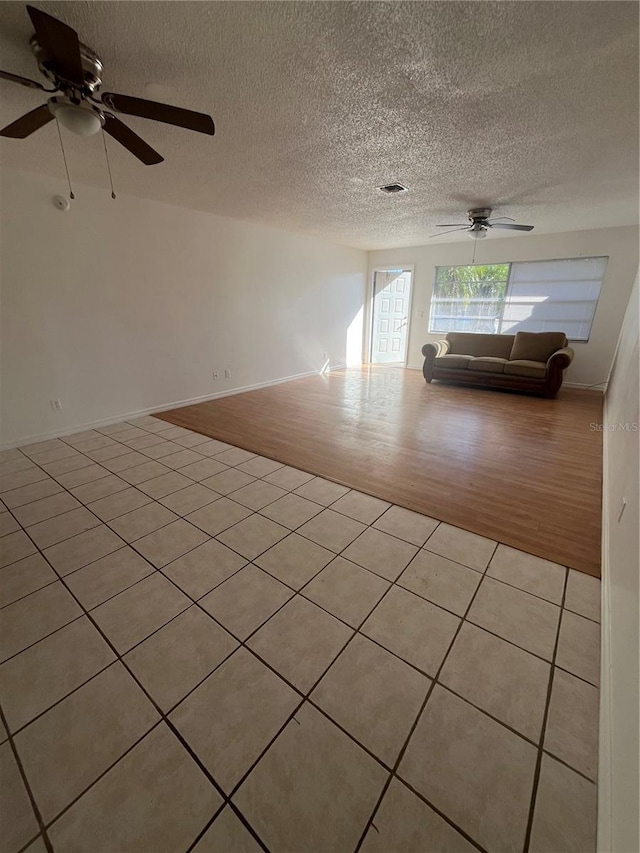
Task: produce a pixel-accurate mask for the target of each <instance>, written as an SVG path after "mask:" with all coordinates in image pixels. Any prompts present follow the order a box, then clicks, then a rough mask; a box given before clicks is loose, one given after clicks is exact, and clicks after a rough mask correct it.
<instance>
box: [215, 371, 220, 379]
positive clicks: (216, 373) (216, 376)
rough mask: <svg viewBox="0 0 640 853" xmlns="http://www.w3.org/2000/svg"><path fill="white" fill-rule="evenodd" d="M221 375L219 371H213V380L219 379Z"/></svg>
mask: <svg viewBox="0 0 640 853" xmlns="http://www.w3.org/2000/svg"><path fill="white" fill-rule="evenodd" d="M219 375H220V374H219V373H218V371H217V370H214V371H213V378H214V379H217V378H218V376H219Z"/></svg>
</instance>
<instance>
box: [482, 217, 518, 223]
mask: <svg viewBox="0 0 640 853" xmlns="http://www.w3.org/2000/svg"><path fill="white" fill-rule="evenodd" d="M501 219H508V220H509V222H515V219H513V218H512V217H511V216H495V217H493V218H492V219H487V222H500V220H501Z"/></svg>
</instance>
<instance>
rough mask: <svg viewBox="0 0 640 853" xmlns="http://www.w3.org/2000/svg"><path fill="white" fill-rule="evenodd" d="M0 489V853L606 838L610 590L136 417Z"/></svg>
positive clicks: (506, 846)
mask: <svg viewBox="0 0 640 853" xmlns="http://www.w3.org/2000/svg"><path fill="white" fill-rule="evenodd" d="M0 501H1V502H0V537H1V538H0V566H2V568H0V608H1V609H0V661H1V665H0V706H1V709H2V727H1V728H0V777H1V793H2V806H1V807H2V811H1V814H0V818H1V823H2V839H1V841H0V849H1V850H2V851H6V853H19V851H22V850H28V851H29V853H42V851H44V850H45V849H46V850H49V851H50V850H54V851H56V853H73V852H74V851H87V853H99V851H102V853H165V851H166V853H187V851H195V853H208V851H219V852H220V853H222V851H224V853H242V851H259V850H261V849H264V850H270V851H273V853H284V851H287V853H307V852H308V853H332V851H336V853H352V851H357V850H362V851H364V853H376V851H377V853H394V851H397V853H452V851H472V850H474V849H479V850H487V851H500V853H504V851H513V852H514V853H520V851H530V853H560V851H575V853H589V851H593V850H595V819H596V785H595V780H596V773H597V728H598V659H599V652H598V649H599V637H600V628H599V624H598V623H599V581H597V580H594V579H593V578H590V577H588V576H586V575H583V574H579V573H577V572H574V571H569V570H567V569H565V568H564V567H562V566H558V565H555V564H553V563H549V562H547V561H545V560H541V559H539V558H536V557H533V556H531V555H528V554H524V553H521V552H518V551H515V550H513V549H512V548H508V547H506V546H503V545H497V544H496V543H495V542H492V541H489V540H487V539H484V538H482V537H481V536H477V535H475V534H472V533H469V532H467V531H464V530H459V529H457V528H454V527H451V526H449V525H447V524H439V523H438V522H437V521H435V520H433V519H430V518H426V517H424V516H420V515H418V514H416V513H412V512H409V511H407V510H405V509H402V508H400V507H397V506H392V505H389V504H388V503H385V502H384V501H381V500H378V499H377V498H372V497H370V496H368V495H363V494H360V493H358V492H355V491H351V490H349V489H347V488H345V487H343V486H339V485H337V484H335V483H331V482H328V481H326V480H322V479H320V478H318V477H314V476H312V475H311V474H307V473H305V472H304V471H297V470H295V469H292V468H288V467H286V466H282V465H280V464H279V463H277V462H274V461H273V460H270V459H264V458H261V457H257V456H255V455H253V454H251V453H248V452H247V451H245V450H242V449H239V448H235V447H231V446H230V445H227V444H224V443H222V442H220V441H215V440H211V439H209V438H207V437H206V436H202V435H198V434H196V433H191V432H189V431H188V430H185V429H182V428H180V427H175V426H172V425H171V424H169V423H166V422H164V421H161V420H159V419H156V418H153V417H143V418H139V419H137V420H135V421H132V422H131V423H122V424H115V425H112V426H108V427H104V428H101V429H99V430H95V431H94V430H90V431H87V432H84V433H79V434H77V435H72V436H67V437H65V438H64V439H54V440H52V441H46V442H41V443H40V444H33V445H30V446H28V447H24V448H21V449H20V450H17V449H16V450H9V451H4V452H3V453H1V454H0Z"/></svg>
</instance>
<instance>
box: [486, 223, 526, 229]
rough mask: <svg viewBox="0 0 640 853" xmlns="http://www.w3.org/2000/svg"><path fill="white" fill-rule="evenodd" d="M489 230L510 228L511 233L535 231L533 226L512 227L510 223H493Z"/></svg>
mask: <svg viewBox="0 0 640 853" xmlns="http://www.w3.org/2000/svg"><path fill="white" fill-rule="evenodd" d="M489 228H508V229H509V231H533V225H512V224H511V223H510V222H491V223H489Z"/></svg>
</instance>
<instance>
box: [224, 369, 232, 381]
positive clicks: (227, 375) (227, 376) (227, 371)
mask: <svg viewBox="0 0 640 853" xmlns="http://www.w3.org/2000/svg"><path fill="white" fill-rule="evenodd" d="M224 377H225V379H231V369H230V368H229V367H225V369H224Z"/></svg>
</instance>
